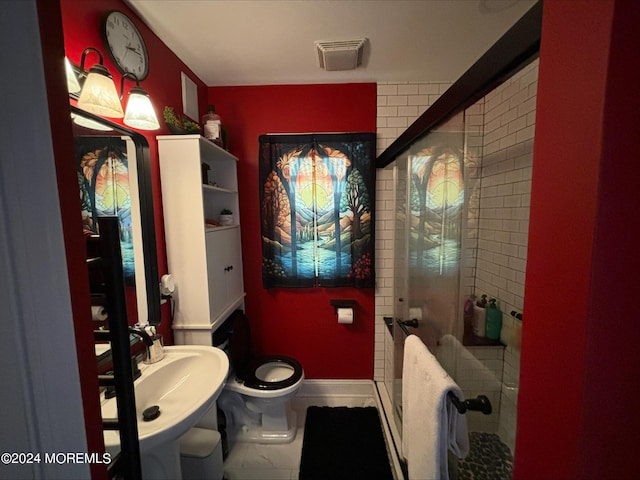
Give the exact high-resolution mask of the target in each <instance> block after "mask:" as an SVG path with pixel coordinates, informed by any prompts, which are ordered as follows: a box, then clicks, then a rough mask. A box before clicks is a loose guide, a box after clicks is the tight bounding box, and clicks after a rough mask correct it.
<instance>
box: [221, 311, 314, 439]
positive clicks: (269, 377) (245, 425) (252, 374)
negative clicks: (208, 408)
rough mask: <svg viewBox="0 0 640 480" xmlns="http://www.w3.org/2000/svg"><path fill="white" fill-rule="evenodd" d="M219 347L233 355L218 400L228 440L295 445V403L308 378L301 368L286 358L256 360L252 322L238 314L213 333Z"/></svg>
mask: <svg viewBox="0 0 640 480" xmlns="http://www.w3.org/2000/svg"><path fill="white" fill-rule="evenodd" d="M214 344H216V345H218V346H219V347H220V348H223V349H224V350H225V351H226V352H227V354H228V355H229V364H230V368H229V375H228V377H227V382H226V385H225V387H224V389H223V391H222V393H221V394H220V397H219V398H218V407H219V408H220V409H221V410H222V412H223V413H224V416H225V421H226V425H227V426H226V428H227V435H228V438H229V441H230V442H233V441H238V442H256V443H288V442H291V441H293V439H294V438H295V435H296V415H295V412H294V411H292V410H291V399H292V398H293V397H294V395H295V394H296V393H297V392H298V390H299V389H300V385H302V381H303V380H304V371H303V369H302V365H300V363H299V362H298V361H297V360H296V359H294V358H291V357H287V356H277V355H270V356H264V357H257V358H254V357H253V356H252V354H251V335H250V331H249V321H248V319H247V317H246V316H245V315H244V313H243V312H242V311H239V310H238V311H236V312H234V313H233V314H232V315H231V316H230V317H229V319H227V320H226V321H225V323H224V324H223V325H222V326H221V327H220V329H218V331H217V332H216V333H215V334H214Z"/></svg>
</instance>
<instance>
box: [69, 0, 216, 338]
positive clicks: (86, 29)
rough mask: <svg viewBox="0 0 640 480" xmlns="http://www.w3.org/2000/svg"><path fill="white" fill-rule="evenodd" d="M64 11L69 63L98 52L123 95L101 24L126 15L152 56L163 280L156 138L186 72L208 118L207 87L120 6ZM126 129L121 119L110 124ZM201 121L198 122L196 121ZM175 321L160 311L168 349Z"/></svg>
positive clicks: (158, 214)
mask: <svg viewBox="0 0 640 480" xmlns="http://www.w3.org/2000/svg"><path fill="white" fill-rule="evenodd" d="M60 5H61V8H62V26H63V33H64V48H65V52H66V55H67V57H68V58H69V60H70V61H71V62H72V63H74V64H76V65H80V59H81V56H82V51H83V50H84V49H85V48H87V47H95V48H98V50H100V52H101V53H102V56H103V59H104V65H105V66H106V67H107V68H108V69H109V71H110V72H111V74H112V75H113V78H114V81H115V82H116V85H117V88H118V89H120V79H121V75H120V73H119V72H118V70H116V68H115V67H114V65H113V63H112V62H111V60H110V59H109V56H108V54H107V50H106V49H105V47H104V43H103V41H102V37H101V30H102V18H103V16H104V15H105V14H106V13H107V12H109V11H111V10H120V11H122V12H124V13H125V14H127V15H128V16H129V17H130V18H131V19H132V20H133V21H134V23H135V24H136V26H137V27H138V30H140V33H141V34H142V36H143V38H144V40H145V44H146V46H147V51H148V54H149V75H148V76H147V78H146V79H145V80H143V81H142V82H141V84H140V86H141V87H142V88H144V89H145V90H146V91H147V93H148V94H149V95H150V97H151V100H152V102H153V105H154V107H155V110H156V115H157V116H158V120H159V122H160V130H156V131H142V130H139V131H138V132H139V133H141V134H143V135H144V136H145V137H146V138H147V141H148V142H149V154H150V157H151V174H152V185H153V191H154V204H155V208H154V214H155V225H156V241H157V250H158V271H159V275H160V276H162V275H163V274H164V273H166V272H167V260H166V253H165V240H164V221H163V217H162V200H161V193H160V192H161V187H160V171H159V166H158V165H159V164H158V147H157V142H156V139H155V138H156V135H165V134H168V133H169V131H168V130H167V129H166V127H165V125H164V121H163V118H162V109H163V107H164V106H171V107H173V108H174V110H175V111H176V112H178V113H182V84H181V77H180V72H185V73H186V74H187V75H189V77H190V78H191V80H193V81H194V82H195V83H196V85H197V87H198V99H199V107H200V111H201V112H204V111H205V109H206V105H207V90H206V86H205V84H204V83H203V82H202V81H200V79H199V78H198V77H196V75H195V74H194V73H193V72H192V71H191V70H190V69H189V68H187V66H186V65H185V64H184V63H183V62H182V61H181V60H180V59H179V58H178V57H177V56H176V55H175V54H174V53H173V52H172V51H171V50H169V48H168V47H167V46H166V45H165V44H164V43H163V42H162V41H161V40H160V39H159V38H158V37H157V36H156V35H155V34H154V33H153V32H152V31H151V30H150V29H149V28H148V27H147V26H146V25H145V24H144V23H143V22H142V21H141V20H140V19H139V18H138V16H137V15H136V14H135V13H134V12H133V11H132V10H131V9H130V8H129V7H127V5H126V4H125V3H124V2H122V0H91V1H87V2H79V1H76V0H60ZM97 60H98V57H97V55H96V54H95V53H90V54H88V55H87V58H86V61H85V63H86V65H85V68H89V67H90V66H91V65H93V64H94V63H97ZM132 86H133V83H132V82H131V81H129V80H126V81H125V95H126V92H127V91H128V90H129V89H130V88H131V87H132ZM110 120H112V121H115V122H116V123H120V124H122V119H119V120H116V119H110ZM195 120H198V119H195ZM170 322H171V316H170V312H169V306H168V304H167V305H165V307H164V308H163V310H162V323H161V325H160V333H162V334H163V335H164V337H165V341H166V343H168V344H171V343H173V341H172V339H173V332H172V330H171V328H170V325H171V323H170Z"/></svg>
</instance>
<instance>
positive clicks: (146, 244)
mask: <svg viewBox="0 0 640 480" xmlns="http://www.w3.org/2000/svg"><path fill="white" fill-rule="evenodd" d="M72 98H73V97H72ZM70 107H71V113H72V114H74V115H79V116H83V117H85V118H88V119H90V120H92V121H94V122H98V123H100V124H102V125H104V126H106V127H109V128H110V129H111V130H112V131H114V132H116V133H119V134H122V135H127V136H129V137H131V140H132V141H133V143H134V145H135V151H136V167H137V170H138V197H139V200H140V223H141V228H142V232H141V236H142V253H143V261H144V277H145V279H144V280H145V286H146V290H147V312H148V318H147V321H148V322H149V324H151V325H154V326H158V325H159V324H160V320H161V312H160V278H159V276H158V252H157V247H156V235H155V232H156V227H155V220H154V208H153V187H152V183H151V159H150V156H149V142H148V141H147V139H146V137H145V136H144V135H142V134H140V133H137V132H135V131H133V130H130V129H128V128H126V127H123V126H122V125H119V124H117V123H113V122H111V121H109V120H106V119H104V118H102V117H100V116H97V115H93V114H92V113H89V112H86V111H85V110H82V109H81V108H78V107H76V106H75V105H70ZM72 122H73V120H72ZM74 137H75V134H74ZM137 281H138V279H137V278H136V282H137Z"/></svg>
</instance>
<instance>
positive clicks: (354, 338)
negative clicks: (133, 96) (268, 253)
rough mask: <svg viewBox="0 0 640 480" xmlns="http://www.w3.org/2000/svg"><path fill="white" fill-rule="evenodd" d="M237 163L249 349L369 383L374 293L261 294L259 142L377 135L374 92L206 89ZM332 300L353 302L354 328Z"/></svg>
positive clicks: (311, 373) (312, 371)
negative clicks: (271, 137) (309, 135)
mask: <svg viewBox="0 0 640 480" xmlns="http://www.w3.org/2000/svg"><path fill="white" fill-rule="evenodd" d="M209 100H210V103H213V104H215V105H216V111H217V112H218V113H219V114H220V116H221V117H222V120H223V122H224V123H225V125H226V127H227V128H228V130H229V144H230V150H231V151H232V153H234V154H235V155H236V156H237V157H238V158H239V159H240V162H239V165H238V175H239V187H238V188H239V191H240V217H241V222H242V250H243V252H244V253H243V264H244V282H245V290H246V292H247V297H246V302H245V306H246V313H247V316H248V317H249V320H250V322H251V328H252V336H253V343H254V347H255V348H256V350H257V351H258V353H262V354H284V355H290V356H293V357H295V358H297V359H298V360H299V361H300V362H301V363H302V365H303V367H304V369H305V375H306V376H307V378H335V379H338V378H347V379H348V378H366V379H371V378H373V343H374V342H373V337H374V313H375V311H374V310H375V305H374V303H375V302H374V289H366V290H358V289H351V288H337V289H328V288H313V289H294V290H290V289H270V290H265V289H264V288H263V287H262V251H261V249H262V243H261V240H260V210H259V197H258V194H259V190H258V188H259V187H258V136H259V135H261V134H264V133H306V132H375V131H376V85H375V84H373V83H370V84H340V85H278V86H255V87H212V88H209ZM333 298H353V299H355V300H356V301H357V303H358V306H357V308H356V310H355V321H354V324H353V325H348V326H345V325H339V324H338V322H337V318H336V316H335V312H334V309H333V307H332V306H331V305H330V304H329V301H330V299H333Z"/></svg>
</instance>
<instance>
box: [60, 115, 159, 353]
mask: <svg viewBox="0 0 640 480" xmlns="http://www.w3.org/2000/svg"><path fill="white" fill-rule="evenodd" d="M71 118H72V123H73V132H74V142H75V158H74V162H75V166H76V172H77V175H78V186H79V189H80V199H81V202H82V222H83V229H84V230H85V232H86V233H89V232H96V226H97V221H96V220H97V217H98V216H101V215H116V216H118V217H119V218H120V230H121V238H120V241H121V250H122V257H123V270H124V272H125V285H126V289H125V290H126V298H127V318H128V320H129V323H130V324H132V323H135V322H140V323H147V322H148V323H150V324H151V325H158V324H159V323H160V290H159V278H158V262H157V252H156V239H155V224H154V218H153V194H152V189H151V169H150V160H149V143H148V142H147V140H146V138H145V137H144V136H143V135H141V134H139V133H136V132H134V131H133V130H129V129H127V128H126V127H123V126H121V125H118V124H115V123H113V122H110V121H108V120H105V119H103V118H101V117H98V116H96V115H92V114H90V113H88V112H85V111H84V110H81V109H79V108H77V107H75V106H73V105H71ZM105 353H108V345H105V348H104V351H100V352H99V351H96V354H97V356H98V357H100V356H101V354H102V355H104V354H105Z"/></svg>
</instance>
